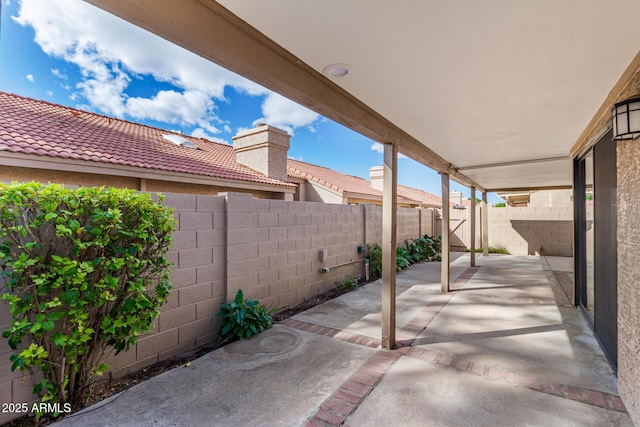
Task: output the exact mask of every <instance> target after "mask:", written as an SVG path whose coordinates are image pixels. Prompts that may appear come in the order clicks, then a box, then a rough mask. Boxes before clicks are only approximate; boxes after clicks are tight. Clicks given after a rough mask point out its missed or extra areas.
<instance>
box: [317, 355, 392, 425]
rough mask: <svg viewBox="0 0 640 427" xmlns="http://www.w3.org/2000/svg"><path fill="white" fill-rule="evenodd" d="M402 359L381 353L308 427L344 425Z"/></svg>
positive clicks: (329, 401)
mask: <svg viewBox="0 0 640 427" xmlns="http://www.w3.org/2000/svg"><path fill="white" fill-rule="evenodd" d="M399 358H400V354H398V353H396V352H393V351H388V350H378V351H376V352H375V353H374V354H373V355H372V356H371V357H370V358H369V360H367V361H366V362H365V363H364V364H363V365H362V366H361V367H360V368H358V370H357V371H356V372H355V373H354V374H353V375H351V376H350V377H349V379H347V380H346V381H345V382H344V383H343V384H342V386H340V388H339V389H338V391H336V392H335V393H334V394H333V395H331V397H329V398H328V399H327V400H325V402H324V403H323V404H322V405H321V406H320V409H318V411H317V412H316V413H315V414H314V415H313V416H312V417H311V418H310V419H309V421H308V422H307V423H306V425H305V426H306V427H329V426H340V425H342V424H343V423H344V422H345V420H346V419H347V417H348V416H349V415H351V414H352V413H353V412H354V411H355V410H356V409H357V408H358V406H359V405H360V404H361V403H362V401H363V400H364V399H365V397H366V396H367V395H368V394H369V393H371V391H372V390H373V389H374V388H375V387H376V385H378V383H379V382H380V380H382V378H383V377H384V375H385V374H386V373H387V372H388V371H389V369H390V368H391V367H392V366H393V364H394V363H396V361H397V360H398V359H399Z"/></svg>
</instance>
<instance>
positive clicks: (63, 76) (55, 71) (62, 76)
mask: <svg viewBox="0 0 640 427" xmlns="http://www.w3.org/2000/svg"><path fill="white" fill-rule="evenodd" d="M51 74H53V75H54V76H56V77H57V78H59V79H63V80H67V75H66V74H63V73H62V72H61V71H60V70H58V69H57V68H52V69H51Z"/></svg>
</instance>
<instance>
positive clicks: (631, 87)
mask: <svg viewBox="0 0 640 427" xmlns="http://www.w3.org/2000/svg"><path fill="white" fill-rule="evenodd" d="M638 88H640V51H638V53H637V54H636V56H635V57H634V58H633V60H632V61H631V63H630V64H629V66H628V67H627V69H626V70H625V71H624V73H622V75H621V76H620V78H619V79H618V81H617V82H616V84H615V85H614V86H613V88H611V91H610V92H609V94H608V95H607V97H606V98H605V99H604V101H603V102H602V105H600V108H598V110H597V111H596V113H595V114H594V115H593V117H592V118H591V120H590V121H589V123H588V124H587V126H586V127H585V129H584V130H583V131H582V134H580V137H579V138H578V140H577V141H576V143H575V144H574V145H573V147H571V157H572V158H577V157H580V156H581V155H582V154H584V153H585V152H586V151H587V150H589V148H591V146H593V145H594V144H595V143H596V142H598V140H599V139H600V138H601V137H602V135H604V134H605V133H607V132H608V131H609V129H611V109H612V107H613V105H614V104H615V103H616V102H619V101H622V100H624V99H627V98H630V97H631V96H635V95H638Z"/></svg>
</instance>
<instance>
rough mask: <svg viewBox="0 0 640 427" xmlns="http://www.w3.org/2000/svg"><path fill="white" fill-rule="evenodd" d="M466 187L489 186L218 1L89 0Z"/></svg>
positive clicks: (478, 187) (481, 189)
mask: <svg viewBox="0 0 640 427" xmlns="http://www.w3.org/2000/svg"><path fill="white" fill-rule="evenodd" d="M86 1H88V2H89V3H91V4H93V5H95V6H97V7H100V8H102V9H104V10H106V11H108V12H110V13H112V14H114V15H116V16H119V17H121V18H123V19H125V20H127V21H129V22H131V23H133V24H135V25H137V26H139V27H141V28H144V29H146V30H148V31H151V32H153V33H155V34H157V35H159V36H161V37H163V38H165V39H167V40H169V41H171V42H173V43H175V44H177V45H179V46H182V47H184V48H186V49H188V50H190V51H191V52H193V53H196V54H198V55H200V56H202V57H204V58H206V59H208V60H210V61H212V62H215V63H216V64H218V65H221V66H223V67H225V68H227V69H229V70H231V71H233V72H235V73H237V74H240V75H241V76H244V77H246V78H248V79H249V80H252V81H254V82H255V83H258V84H260V85H262V86H264V87H267V88H269V89H271V90H273V91H275V92H277V93H279V94H281V95H283V96H285V97H287V98H289V99H291V100H293V101H295V102H297V103H299V104H301V105H304V106H305V107H307V108H309V109H311V110H313V111H316V112H317V113H319V114H321V115H323V116H325V117H327V118H329V119H331V120H334V121H336V122H338V123H340V124H342V125H344V126H346V127H348V128H350V129H352V130H354V131H356V132H358V133H360V134H362V135H364V136H366V137H368V138H370V139H372V140H374V141H377V142H379V143H382V144H384V143H391V144H394V145H397V146H398V151H399V152H400V153H402V154H404V155H407V156H408V157H410V158H412V159H413V160H415V161H418V162H420V163H422V164H423V165H425V166H428V167H430V168H432V169H434V170H435V171H437V172H440V173H447V174H449V175H450V177H451V179H453V180H454V181H456V182H458V183H460V184H463V185H465V186H469V187H471V186H473V187H476V188H477V189H478V190H480V191H483V190H484V187H483V186H481V185H479V184H478V183H477V182H475V181H473V180H472V179H471V178H469V177H468V176H466V175H465V174H463V173H461V172H459V171H458V169H457V168H456V167H455V166H454V165H453V164H451V163H450V162H448V161H447V160H445V159H444V158H442V157H441V156H439V155H438V154H436V153H435V152H434V151H432V150H431V149H430V148H428V147H426V146H425V145H424V144H422V143H421V142H420V141H418V140H417V139H415V138H414V137H412V136H411V135H409V134H408V133H407V132H405V131H404V130H402V129H401V128H399V127H398V126H396V125H395V124H393V123H392V122H390V121H389V120H387V119H385V118H384V117H383V116H381V115H380V114H378V113H377V112H376V111H374V110H373V109H372V108H370V107H368V106H367V105H366V104H364V103H363V102H361V101H359V100H358V99H357V98H355V97H354V96H353V95H351V94H349V93H348V92H347V91H345V90H344V89H342V88H341V87H339V86H338V85H336V84H334V83H333V82H331V81H330V80H329V79H327V78H326V77H324V76H323V75H322V74H321V73H319V72H317V71H316V70H314V69H313V68H311V67H309V66H308V65H307V64H305V63H304V62H303V61H302V60H300V59H299V58H297V57H296V56H295V55H293V54H291V53H290V52H289V51H287V50H286V49H284V48H283V47H282V46H280V45H278V44H277V43H275V42H273V41H272V40H271V39H269V38H268V37H266V36H265V35H264V34H262V33H261V32H259V31H258V30H257V29H255V28H254V27H252V26H251V25H249V24H248V23H246V22H245V21H243V20H242V19H240V18H239V17H238V16H236V15H235V14H233V13H232V12H230V11H229V10H228V9H226V8H225V7H223V6H222V5H220V4H219V3H217V2H215V1H213V0H184V1H181V2H176V1H174V0H138V1H136V2H121V1H116V0H86Z"/></svg>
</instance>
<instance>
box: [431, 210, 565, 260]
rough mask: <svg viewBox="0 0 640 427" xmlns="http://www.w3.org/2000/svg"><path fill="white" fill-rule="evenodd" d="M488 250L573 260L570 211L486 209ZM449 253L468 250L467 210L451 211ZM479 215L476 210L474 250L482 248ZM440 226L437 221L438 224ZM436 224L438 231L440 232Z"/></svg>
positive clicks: (469, 234) (480, 216)
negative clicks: (569, 257) (571, 257)
mask: <svg viewBox="0 0 640 427" xmlns="http://www.w3.org/2000/svg"><path fill="white" fill-rule="evenodd" d="M487 212H488V232H489V246H491V247H503V248H506V249H507V250H508V251H509V252H510V253H512V254H513V255H536V254H540V253H541V251H542V253H543V254H544V255H550V256H573V208H572V207H571V206H554V207H537V206H536V207H533V206H531V207H506V208H496V207H493V206H490V207H489V208H488V209H487ZM450 218H451V230H453V229H455V232H453V233H452V234H451V248H452V250H457V251H463V250H465V249H468V248H469V247H470V246H471V210H470V209H469V208H467V209H451V211H450ZM481 219H482V211H481V209H480V207H477V208H476V235H475V240H476V242H475V243H476V244H475V246H476V248H480V247H481V246H482V240H481V236H482V220H481ZM438 223H440V220H438ZM440 226H441V225H440V224H438V229H439V230H440Z"/></svg>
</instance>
